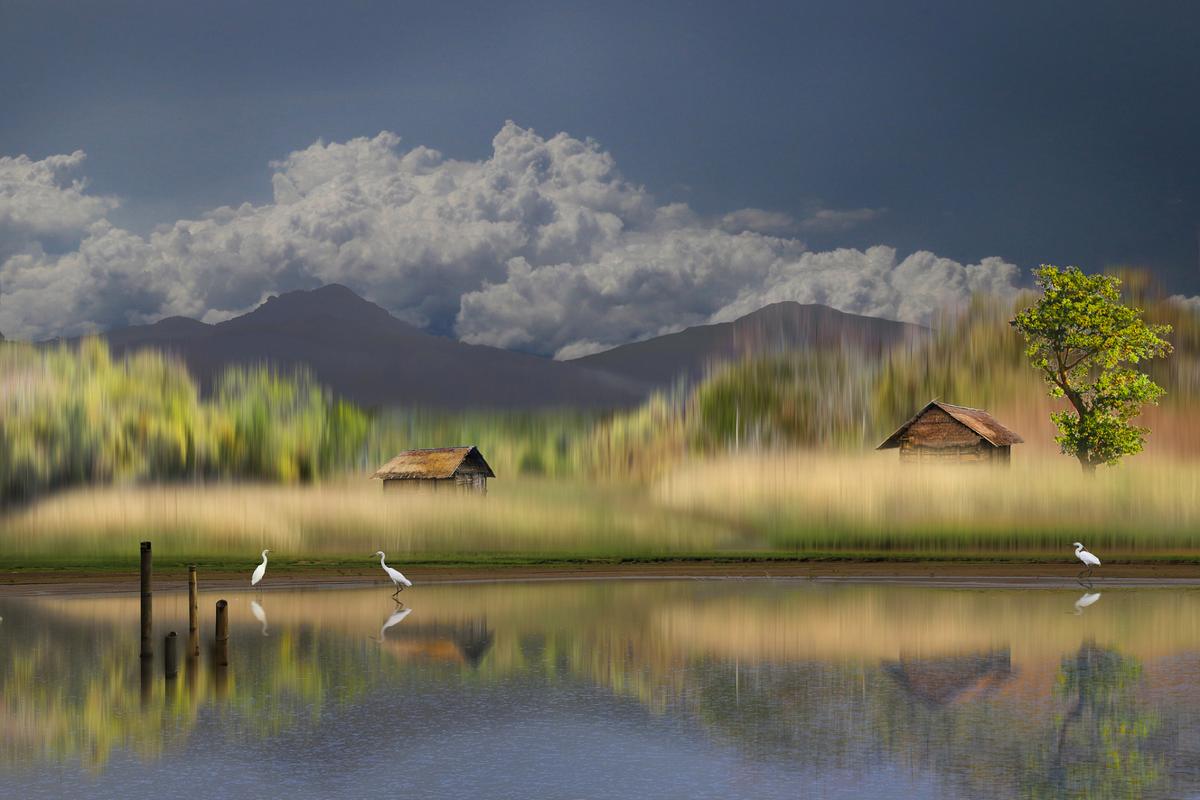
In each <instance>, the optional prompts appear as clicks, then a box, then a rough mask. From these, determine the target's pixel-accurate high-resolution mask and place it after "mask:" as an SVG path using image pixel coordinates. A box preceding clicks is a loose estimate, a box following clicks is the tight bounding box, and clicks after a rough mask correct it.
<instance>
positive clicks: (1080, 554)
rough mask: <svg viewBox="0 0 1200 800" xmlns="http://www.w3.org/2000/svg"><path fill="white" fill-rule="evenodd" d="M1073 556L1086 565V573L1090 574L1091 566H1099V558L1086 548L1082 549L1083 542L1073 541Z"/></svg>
mask: <svg viewBox="0 0 1200 800" xmlns="http://www.w3.org/2000/svg"><path fill="white" fill-rule="evenodd" d="M1075 557H1076V558H1078V559H1079V560H1080V561H1082V562H1083V565H1084V566H1085V567H1087V569H1086V570H1084V571H1085V572H1086V573H1087V574H1088V575H1091V574H1092V567H1098V566H1100V559H1098V558H1096V557H1095V556H1094V555H1092V554H1091V553H1089V552H1088V551H1087V550H1084V549H1083V544H1082V543H1080V542H1076V543H1075Z"/></svg>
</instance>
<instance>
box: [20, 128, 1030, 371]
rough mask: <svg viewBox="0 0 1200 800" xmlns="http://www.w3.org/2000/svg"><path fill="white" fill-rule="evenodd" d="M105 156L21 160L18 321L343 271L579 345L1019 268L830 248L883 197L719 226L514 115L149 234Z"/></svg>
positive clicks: (896, 293)
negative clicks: (816, 240)
mask: <svg viewBox="0 0 1200 800" xmlns="http://www.w3.org/2000/svg"><path fill="white" fill-rule="evenodd" d="M82 161H83V153H82V152H76V153H72V154H70V155H61V156H51V157H49V158H47V159H43V160H41V161H32V160H30V159H28V158H26V157H24V156H21V157H17V158H8V159H0V284H2V285H3V287H4V293H5V297H4V302H3V303H0V330H3V331H5V332H6V333H7V334H8V335H9V337H10V338H12V337H13V336H18V337H33V338H38V337H46V336H52V335H56V334H66V335H72V334H77V333H81V332H84V331H87V330H90V329H94V328H107V327H111V326H118V325H125V324H130V323H139V322H145V321H150V320H154V319H157V318H159V317H162V316H166V315H172V314H179V315H183V316H189V317H195V318H203V319H205V320H208V321H216V320H220V319H225V318H228V317H229V316H231V315H233V314H237V313H240V312H243V311H245V310H247V309H249V308H251V307H253V306H255V305H257V304H258V303H260V302H262V301H263V300H264V299H265V298H266V297H268V296H269V295H271V294H273V293H278V292H281V291H287V290H290V289H298V288H312V287H315V286H318V285H323V284H328V283H335V282H336V283H342V284H345V285H347V286H349V287H350V288H351V289H353V290H355V291H356V292H359V293H360V294H363V295H364V296H366V297H368V298H369V299H371V300H373V301H375V302H377V303H379V304H380V305H382V306H384V307H385V308H387V309H388V310H389V311H391V312H393V313H394V314H396V315H397V316H399V317H401V318H402V319H405V320H407V321H409V322H412V323H414V324H417V325H421V326H426V327H428V328H429V329H431V330H433V331H434V332H440V333H456V334H457V335H458V336H459V337H460V338H462V339H463V340H465V341H468V342H473V343H481V344H492V345H499V346H506V347H517V348H523V349H527V350H531V351H535V352H540V353H544V354H551V353H555V352H558V353H561V354H564V355H566V354H573V355H574V354H579V353H583V352H588V351H593V350H595V349H599V348H601V347H606V346H612V345H616V344H621V343H624V342H627V341H630V340H633V339H640V338H645V337H648V336H652V335H656V334H659V333H664V332H667V331H672V330H678V329H680V328H683V327H686V326H688V325H694V324H702V323H705V322H710V321H714V320H717V319H724V318H728V315H729V314H732V313H734V312H735V311H737V310H754V309H755V308H757V307H758V305H761V304H763V303H765V302H772V301H774V300H797V301H802V302H820V303H827V304H829V305H833V306H834V307H836V308H838V309H840V310H843V311H850V312H856V313H863V314H873V315H879V316H887V317H892V318H895V319H903V320H908V321H914V322H929V321H930V320H931V319H932V318H933V316H934V315H935V314H936V313H937V312H938V311H939V310H941V309H942V308H944V307H945V306H947V305H949V306H961V305H962V304H963V303H965V302H966V300H967V298H968V296H969V294H970V292H971V291H973V290H975V289H980V288H983V289H987V288H996V289H999V290H1001V291H1006V292H1011V291H1012V287H1013V284H1014V281H1015V279H1016V277H1017V268H1016V267H1014V266H1012V265H1011V264H1006V263H1004V262H1003V261H1001V260H999V259H984V260H982V261H981V262H979V263H978V264H975V265H965V264H961V263H958V262H955V261H951V260H949V259H943V258H938V257H937V256H935V255H933V254H932V253H925V252H918V253H914V254H912V255H909V256H907V257H902V258H901V257H897V254H896V252H895V251H894V250H892V249H891V248H888V247H872V248H869V249H867V250H865V251H861V250H849V249H843V250H835V251H831V252H826V253H813V252H810V251H808V250H807V248H806V247H805V245H804V244H803V242H801V241H800V240H798V239H796V238H789V237H791V236H793V235H794V234H795V233H796V231H798V230H799V231H803V230H811V231H814V232H816V231H822V232H836V231H840V230H845V229H846V228H847V227H849V226H851V225H854V224H860V223H862V222H866V221H869V220H870V219H872V218H874V216H876V215H877V214H878V213H879V211H878V210H877V209H869V208H863V209H849V210H837V209H823V210H820V211H817V212H816V213H815V214H813V215H812V216H810V217H809V218H808V219H807V220H804V221H801V222H797V221H795V220H794V219H793V218H792V217H790V216H789V215H787V214H784V213H780V212H777V211H770V210H764V209H754V208H747V209H741V210H738V211H733V212H731V213H729V214H726V215H725V216H724V217H721V218H719V219H717V220H716V221H715V222H714V221H712V220H709V219H705V218H703V217H701V216H700V215H698V214H696V213H695V212H693V211H692V209H690V208H689V207H688V206H686V205H684V204H665V205H664V204H660V203H659V202H658V201H656V200H655V199H654V197H653V196H652V195H651V194H650V193H649V192H647V191H646V190H645V189H644V188H643V187H641V186H638V185H637V184H634V183H631V182H629V181H628V180H627V179H626V178H625V177H624V176H622V175H621V173H620V172H619V171H618V169H617V166H616V163H615V161H614V159H613V157H612V156H611V155H610V154H609V153H607V152H605V151H604V150H602V149H601V148H600V146H599V145H598V144H596V143H595V142H593V141H590V140H582V139H576V138H573V137H571V136H568V135H567V134H565V133H560V134H557V135H555V136H551V137H549V138H546V137H542V136H539V135H538V134H537V133H535V132H534V131H532V130H529V129H527V128H522V127H520V126H518V125H516V124H514V123H511V122H510V123H507V124H506V125H505V126H504V127H503V128H502V129H501V130H500V131H499V133H497V134H496V136H495V138H494V139H493V140H492V152H491V154H490V155H489V156H488V157H487V158H484V159H481V160H478V161H459V160H455V159H448V158H446V157H444V156H443V155H442V154H441V153H439V152H437V151H436V150H432V149H430V148H427V147H413V148H411V149H408V150H402V149H401V147H400V139H399V137H398V136H396V135H395V134H392V133H387V132H384V133H380V134H379V135H377V136H374V137H372V138H366V137H363V138H357V139H351V140H349V141H346V142H334V143H325V142H321V141H318V142H316V143H314V144H313V145H311V146H310V147H307V148H305V149H303V150H298V151H296V152H293V153H290V154H288V155H287V156H286V157H285V158H283V159H281V160H279V161H275V162H273V163H272V165H271V166H272V169H273V170H274V174H273V176H272V187H273V190H274V197H273V200H272V202H270V203H266V204H263V205H251V204H249V203H243V204H241V205H238V206H226V207H221V208H217V209H215V210H213V211H211V212H209V213H208V214H205V215H203V216H202V217H201V218H199V219H189V220H178V221H176V222H174V223H172V224H169V225H164V226H161V227H160V228H159V229H157V230H156V231H155V232H154V233H152V234H150V235H149V236H146V237H142V236H138V235H135V234H133V233H130V232H129V231H125V230H122V229H120V228H117V227H115V226H113V225H112V224H110V223H109V222H108V221H107V220H106V219H105V214H106V213H107V212H108V210H109V209H111V208H112V207H113V205H114V204H115V201H113V200H112V199H110V198H105V197H97V196H93V195H89V194H88V193H87V192H86V187H85V185H84V183H82V182H81V181H72V180H68V179H67V178H66V177H65V176H66V175H67V174H68V173H69V172H71V171H72V170H77V169H78V168H79V166H80V165H81V164H82Z"/></svg>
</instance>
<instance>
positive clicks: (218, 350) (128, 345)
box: [103, 284, 926, 409]
mask: <svg viewBox="0 0 1200 800" xmlns="http://www.w3.org/2000/svg"><path fill="white" fill-rule="evenodd" d="M925 332H926V331H925V329H924V328H920V327H919V326H916V325H909V324H907V323H902V322H892V321H890V320H884V319H875V318H872V317H861V316H857V315H855V314H845V313H842V312H840V311H835V310H834V309H831V308H828V307H826V306H820V305H801V304H799V303H775V304H773V305H770V306H767V307H765V308H763V309H760V310H759V311H756V312H754V313H752V314H748V315H747V316H745V317H742V318H741V319H738V320H736V321H734V322H728V323H721V324H717V325H702V326H698V327H694V328H688V329H687V330H684V331H680V332H679V333H674V334H670V335H668V336H660V337H658V338H655V339H649V340H647V341H643V342H635V343H633V344H628V345H623V346H621V347H616V348H613V349H612V350H608V351H606V352H603V353H598V354H595V355H591V356H585V357H583V358H579V359H575V360H573V361H553V360H551V359H547V358H541V357H538V356H533V355H529V354H527V353H518V352H514V351H511V350H503V349H500V348H496V347H487V346H483V345H469V344H464V343H462V342H458V341H455V340H453V339H448V338H444V337H440V336H433V335H431V334H428V333H425V332H423V331H421V330H420V329H418V328H416V327H415V326H413V325H410V324H408V323H406V322H403V321H401V320H399V319H396V318H395V317H394V316H392V315H391V314H390V313H389V312H388V311H387V310H386V309H384V308H382V307H380V306H378V305H376V304H374V303H372V302H370V301H368V300H365V299H363V298H362V297H359V296H358V295H357V294H355V293H354V292H352V291H351V290H350V289H348V288H346V287H345V286H341V285H338V284H331V285H329V286H324V287H322V288H320V289H312V290H301V291H294V292H287V293H284V294H281V295H278V296H275V297H271V298H270V299H268V300H267V301H266V302H265V303H263V304H262V305H261V306H259V307H258V308H256V309H254V310H253V311H251V312H249V313H247V314H244V315H242V316H240V317H235V318H233V319H230V320H227V321H225V322H220V323H217V324H215V325H210V324H208V323H204V322H199V321H197V320H194V319H188V318H186V317H167V318H166V319H162V320H159V321H158V322H156V323H154V324H152V325H138V326H134V327H129V328H120V329H116V330H112V331H109V332H108V333H106V334H103V337H104V338H105V339H106V340H107V341H108V344H109V347H110V348H111V349H112V350H113V352H114V353H117V354H121V353H124V352H131V351H135V350H139V349H142V348H155V349H159V350H163V351H166V352H170V353H175V354H177V355H178V356H179V357H180V358H182V359H183V360H184V362H185V363H186V364H187V366H188V368H189V369H190V370H191V372H192V374H193V375H195V376H196V379H197V380H198V381H199V382H200V384H201V386H202V387H204V388H205V389H208V388H210V387H211V386H212V383H213V381H214V380H215V378H216V377H217V375H219V374H220V372H221V371H222V370H223V369H224V368H225V367H226V366H228V365H231V364H254V363H261V362H268V363H271V364H274V365H276V366H278V367H281V368H284V369H288V368H292V367H295V366H299V365H305V366H307V367H308V368H309V369H311V370H312V372H313V374H314V375H315V376H316V378H317V380H319V381H320V382H321V383H323V384H324V385H326V386H328V387H329V388H330V389H331V390H332V391H333V392H335V393H336V394H338V395H339V396H342V397H345V398H346V399H349V400H352V401H354V402H356V403H358V404H360V405H363V406H366V407H385V406H400V405H409V406H425V407H431V408H447V409H462V408H494V409H535V408H551V407H562V408H619V407H626V406H631V405H634V404H636V403H638V402H640V401H641V400H643V399H644V398H645V397H646V395H647V394H648V393H649V392H650V391H651V390H652V389H654V388H656V387H659V386H663V385H665V384H667V383H670V382H671V381H673V380H674V379H676V378H677V377H679V376H684V377H686V378H689V379H693V380H694V379H698V378H700V377H701V376H702V375H703V373H704V370H705V368H706V366H708V365H710V364H712V363H715V362H719V361H726V360H731V359H735V358H738V357H740V356H742V355H747V354H755V353H764V352H776V351H782V350H794V349H797V348H810V347H827V346H839V347H849V348H852V349H854V350H860V351H862V352H864V353H874V352H878V351H881V350H883V349H885V348H887V347H890V346H892V345H893V344H895V343H897V342H899V341H902V340H903V339H904V338H905V337H910V336H920V335H923V334H924V333H925Z"/></svg>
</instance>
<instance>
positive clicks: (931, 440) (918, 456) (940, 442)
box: [876, 400, 1025, 464]
mask: <svg viewBox="0 0 1200 800" xmlns="http://www.w3.org/2000/svg"><path fill="white" fill-rule="evenodd" d="M1023 441H1025V440H1024V439H1022V438H1021V437H1020V436H1018V435H1017V434H1015V433H1013V432H1012V431H1010V430H1009V429H1008V428H1006V427H1004V426H1003V425H1001V424H1000V423H999V422H997V421H996V419H995V417H993V416H992V415H991V414H989V413H988V412H986V411H981V410H980V409H978V408H967V407H966V406H955V405H951V404H950V403H943V402H940V401H938V400H931V401H930V402H929V403H927V404H926V405H925V407H924V408H922V409H921V410H920V411H918V412H917V413H916V414H915V415H914V416H913V418H912V419H910V420H909V421H908V422H906V423H904V424H903V425H901V426H900V427H899V428H897V429H896V432H895V433H893V434H892V435H891V436H889V437H888V438H887V439H885V440H884V442H883V444H881V445H879V447H878V448H876V449H878V450H887V449H890V448H894V447H898V448H900V460H901V461H919V462H925V461H930V462H963V463H971V462H976V463H1005V464H1006V463H1008V461H1009V459H1010V457H1011V447H1012V445H1014V444H1020V443H1021V442H1023Z"/></svg>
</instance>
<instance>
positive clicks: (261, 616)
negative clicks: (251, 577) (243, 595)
mask: <svg viewBox="0 0 1200 800" xmlns="http://www.w3.org/2000/svg"><path fill="white" fill-rule="evenodd" d="M250 613H251V614H253V615H254V618H255V619H256V620H258V621H259V622H261V623H262V635H263V636H266V635H267V612H266V611H265V610H264V609H263V607H262V606H260V605H259V604H258V601H257V600H251V601H250Z"/></svg>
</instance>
